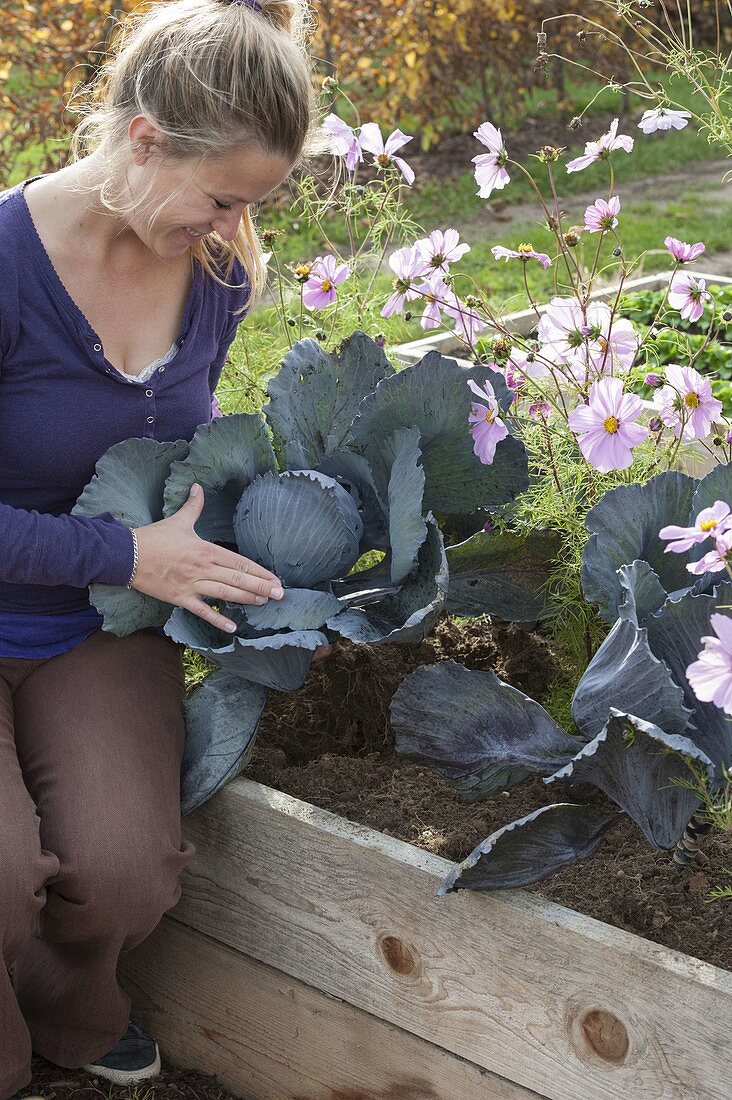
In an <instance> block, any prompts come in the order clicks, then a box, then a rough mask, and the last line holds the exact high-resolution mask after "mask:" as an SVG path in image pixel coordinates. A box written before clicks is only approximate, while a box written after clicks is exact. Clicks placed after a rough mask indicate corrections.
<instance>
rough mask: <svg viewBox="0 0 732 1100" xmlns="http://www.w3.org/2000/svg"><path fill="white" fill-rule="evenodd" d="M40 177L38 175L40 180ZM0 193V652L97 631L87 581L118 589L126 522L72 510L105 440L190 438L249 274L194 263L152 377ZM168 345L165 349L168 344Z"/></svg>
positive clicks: (22, 211)
mask: <svg viewBox="0 0 732 1100" xmlns="http://www.w3.org/2000/svg"><path fill="white" fill-rule="evenodd" d="M39 178H40V177H39V176H34V177H32V179H39ZM30 182H32V180H31V179H28V180H25V181H23V182H22V183H19V184H18V185H17V186H15V187H13V188H11V189H10V190H8V191H4V192H2V193H0V656H4V657H28V656H30V657H47V656H52V655H54V654H56V653H61V652H64V651H65V650H66V649H69V648H71V646H72V645H75V644H78V643H79V642H81V641H83V639H84V638H85V637H87V636H88V635H89V634H90V633H91V632H92V631H93V630H95V629H97V628H98V627H99V626H101V623H102V619H101V616H100V615H99V614H98V613H97V612H96V610H95V609H94V608H93V607H92V605H91V604H90V603H89V598H88V595H89V594H88V585H90V584H92V583H99V584H111V585H126V584H127V582H128V581H129V579H130V575H131V573H132V565H133V541H132V535H131V533H130V531H129V529H128V528H127V527H126V526H125V525H124V524H122V523H120V522H119V521H118V520H116V519H115V518H114V517H113V516H112V515H111V514H110V513H109V512H104V513H102V514H101V515H99V516H96V517H90V518H85V517H81V516H72V515H70V514H69V513H70V512H71V509H72V508H73V506H74V504H75V503H76V500H77V497H78V496H79V494H80V493H81V491H82V489H83V488H84V486H85V485H86V484H87V482H88V481H89V480H90V479H91V477H92V475H93V474H94V466H95V463H96V462H97V460H98V459H99V458H100V457H101V455H102V454H104V452H105V451H106V450H107V449H108V448H109V447H111V446H112V444H113V443H119V442H120V441H122V440H124V439H128V438H130V437H144V438H148V439H158V440H176V439H187V440H190V439H191V438H192V436H193V433H194V432H195V430H196V428H197V427H198V425H199V424H203V423H208V421H209V420H210V419H211V401H212V397H213V393H214V390H215V388H216V384H217V382H218V380H219V377H220V375H221V371H222V369H223V366H224V363H225V361H226V354H227V351H228V348H229V345H230V344H231V342H232V340H233V339H234V336H235V335H236V329H237V326H238V324H239V322H240V321H241V320H242V318H243V316H244V314H243V313H239V314H238V315H236V316H235V315H234V311H235V310H237V309H239V308H240V307H241V306H242V305H243V303H244V301H245V299H246V296H247V285H246V273H245V271H244V268H243V267H242V265H241V264H239V263H238V262H236V263H235V264H234V268H233V270H232V273H231V275H230V277H229V279H228V280H227V281H228V282H230V283H239V284H245V285H244V286H239V287H236V288H234V287H232V288H228V287H222V286H221V285H220V284H219V283H217V282H216V280H214V279H212V278H210V277H209V276H207V275H206V273H205V272H204V271H203V269H202V268H201V267H200V265H199V264H197V263H196V264H195V266H194V271H193V279H192V283H191V287H190V291H189V294H188V299H187V301H186V304H185V311H184V315H183V321H182V324H181V330H180V333H179V336H178V339H177V341H176V347H177V351H176V352H175V354H174V355H173V356H172V358H171V359H169V360H167V357H164V358H166V361H167V366H163V365H160V366H159V367H157V368H156V370H155V371H154V372H153V374H152V375H151V377H150V378H149V379H148V380H147V384H146V385H140V384H139V383H138V382H133V381H132V380H131V379H130V378H129V377H126V376H125V375H124V374H122V373H121V372H120V371H118V370H117V369H116V368H115V366H114V364H112V363H110V362H109V360H108V359H106V358H105V355H104V348H103V347H102V342H101V339H100V337H99V335H98V334H97V333H96V332H95V331H94V329H93V328H92V327H91V325H90V324H89V322H88V320H87V319H86V317H85V316H84V314H83V313H82V312H81V310H80V309H79V307H78V306H77V305H76V303H75V302H74V301H73V299H72V298H71V297H70V295H69V294H68V292H67V290H66V288H65V287H64V285H63V283H62V282H61V280H60V278H59V276H58V274H57V273H56V271H55V269H54V267H53V264H52V262H51V259H50V257H49V255H48V253H47V252H46V250H45V248H44V246H43V243H42V241H41V239H40V237H39V236H38V233H37V231H36V228H35V225H34V223H33V219H32V217H31V214H30V210H29V208H28V204H27V202H26V200H25V196H24V193H23V192H24V188H25V186H26V184H27V183H30ZM171 351H172V349H171Z"/></svg>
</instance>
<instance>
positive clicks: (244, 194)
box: [0, 0, 315, 1100]
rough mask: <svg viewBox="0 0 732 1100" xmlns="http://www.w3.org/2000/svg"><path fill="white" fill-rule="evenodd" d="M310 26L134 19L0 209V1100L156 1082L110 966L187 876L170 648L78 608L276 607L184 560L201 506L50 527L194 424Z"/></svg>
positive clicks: (296, 90) (229, 321)
mask: <svg viewBox="0 0 732 1100" xmlns="http://www.w3.org/2000/svg"><path fill="white" fill-rule="evenodd" d="M305 2H306V0H259V2H257V0H238V2H234V3H228V2H226V0H176V2H173V3H165V4H159V5H157V6H156V7H154V8H153V9H151V10H150V11H148V12H147V13H146V14H144V15H143V16H141V17H138V18H136V19H135V21H134V22H133V23H132V24H130V27H129V29H128V30H127V31H126V32H125V34H124V35H123V37H122V38H121V40H120V44H119V47H118V49H117V52H116V54H115V55H114V56H113V57H111V59H110V60H109V61H108V62H107V64H106V66H105V69H104V72H103V78H102V80H101V81H100V83H99V85H98V88H97V93H96V94H97V102H96V109H95V110H94V112H93V113H91V114H90V115H89V116H88V117H87V118H86V119H84V120H83V121H82V123H81V124H80V126H79V128H78V129H77V132H76V134H75V135H74V143H73V159H72V162H71V163H70V164H69V165H68V166H67V167H65V168H63V169H61V170H60V171H58V172H55V173H52V174H50V175H44V176H36V177H33V178H32V179H30V180H26V181H24V182H23V183H21V184H19V185H18V186H16V187H14V188H12V189H10V190H9V191H6V192H4V193H3V194H2V195H0V257H2V260H1V261H0V263H1V264H2V277H1V278H0V884H1V886H0V944H1V945H2V961H3V962H4V965H0V1100H8V1098H9V1097H10V1096H12V1095H13V1094H14V1093H15V1092H16V1090H18V1089H20V1088H22V1087H24V1086H25V1085H27V1084H28V1083H29V1081H30V1079H31V1069H30V1066H31V1053H32V1051H36V1052H37V1053H38V1054H41V1055H43V1056H44V1057H45V1058H47V1059H49V1060H50V1061H51V1062H54V1063H56V1064H57V1065H59V1066H63V1067H68V1068H77V1067H82V1068H84V1069H86V1070H91V1071H93V1072H94V1073H95V1074H96V1075H97V1076H98V1077H101V1078H105V1079H107V1080H110V1081H114V1082H117V1083H120V1084H126V1083H129V1082H132V1081H140V1080H144V1079H147V1078H150V1077H153V1076H155V1075H156V1074H157V1073H158V1072H159V1069H160V1058H159V1053H158V1049H157V1044H156V1043H155V1040H154V1039H153V1038H152V1037H151V1036H149V1035H147V1034H146V1033H145V1032H144V1031H143V1030H142V1029H141V1028H140V1027H139V1026H138V1025H137V1023H136V1022H135V1021H134V1020H131V1019H130V1006H131V1001H130V998H129V997H128V996H127V995H126V994H125V993H124V992H123V991H122V990H121V989H120V987H119V984H118V982H117V979H116V974H115V966H116V963H117V959H118V956H119V953H120V951H123V950H129V949H130V948H132V947H134V946H135V945H136V944H138V943H140V942H141V941H142V940H143V939H145V937H146V936H148V935H149V934H150V932H151V931H152V930H153V928H155V926H156V925H157V924H158V922H159V921H160V919H161V917H162V915H163V913H165V912H166V911H167V910H168V909H170V908H172V906H174V905H175V904H176V902H177V901H178V898H179V896H180V883H179V881H178V875H179V873H180V871H181V870H182V868H183V867H185V865H186V864H187V863H188V861H189V860H190V858H191V857H192V855H193V854H194V852H195V848H194V847H193V845H192V844H190V843H188V842H186V843H184V844H182V843H181V829H180V802H179V782H180V767H181V760H182V754H183V746H184V737H185V731H184V721H183V699H184V681H183V670H182V662H181V652H182V647H180V646H178V645H176V644H175V643H174V642H172V641H171V640H170V639H169V638H167V637H166V636H165V635H164V634H163V633H162V631H161V630H152V629H147V630H140V631H137V632H136V633H134V634H131V635H129V636H127V637H124V638H120V637H117V636H115V635H113V634H111V633H109V632H103V631H102V630H101V629H100V627H101V618H100V616H99V615H98V614H97V612H96V610H95V609H94V608H93V607H92V606H91V605H90V603H89V600H88V585H89V584H91V583H95V582H96V583H101V584H109V585H127V586H129V587H132V588H135V589H137V590H138V591H140V592H144V593H147V594H149V595H151V596H155V597H157V598H158V599H160V600H165V601H168V602H169V603H171V604H176V605H178V606H181V607H186V608H188V609H189V610H190V611H192V612H195V613H196V614H198V615H200V616H201V617H202V618H204V619H207V620H208V621H209V622H211V623H214V624H215V625H216V626H219V627H223V628H226V627H227V623H228V620H226V619H225V617H224V616H222V615H220V614H219V613H218V612H217V611H215V610H214V609H213V607H211V606H210V605H209V604H208V603H206V602H205V599H204V597H209V598H212V597H213V598H215V599H223V600H227V601H233V602H238V603H242V604H246V603H264V602H266V600H268V599H270V598H274V599H278V598H281V596H282V588H281V585H280V583H279V581H278V578H277V577H276V576H274V575H273V574H272V573H270V572H268V571H267V570H266V569H263V568H261V567H260V566H258V565H256V564H255V563H254V562H252V561H249V560H248V559H247V558H244V557H242V556H241V555H239V554H237V553H235V552H233V551H230V550H227V549H225V548H223V547H219V546H216V545H214V544H212V543H209V542H206V541H204V540H202V539H200V538H199V537H198V536H197V535H196V533H195V531H194V524H195V522H196V519H197V517H198V516H199V515H200V512H201V508H202V506H203V491H202V490H201V489H200V487H198V486H193V489H192V490H191V494H190V497H189V499H188V501H187V503H186V504H184V506H183V507H182V508H181V509H180V511H179V512H178V513H177V514H176V515H174V516H171V517H170V518H168V519H165V520H162V521H160V522H159V523H153V524H150V525H149V526H145V527H140V528H138V529H137V530H136V531H130V530H129V529H128V528H127V527H126V526H125V525H124V524H122V523H119V522H118V521H117V520H115V519H114V517H112V516H111V515H110V514H109V513H104V514H103V515H101V516H98V517H93V518H82V517H74V516H71V515H70V514H69V513H70V511H71V508H72V507H73V505H74V503H75V501H76V498H77V497H78V495H79V493H80V492H81V490H82V489H83V487H84V485H85V484H86V483H87V482H88V481H89V479H90V477H91V476H92V474H93V472H94V465H95V463H96V461H97V459H98V458H99V457H100V456H101V455H102V454H103V453H104V452H105V451H106V450H107V448H108V447H109V446H111V445H112V444H113V443H116V442H119V441H121V440H123V439H127V438H129V437H131V436H146V437H148V438H153V439H158V440H175V439H181V438H186V439H190V438H191V437H192V436H193V433H194V431H195V428H196V427H197V425H199V424H201V423H203V422H207V421H208V420H209V419H210V416H211V401H212V396H213V392H214V389H215V386H216V383H217V381H218V379H219V375H220V373H221V370H222V367H223V365H224V362H225V359H226V353H227V349H228V347H229V345H230V343H231V341H232V340H233V338H234V335H235V332H236V327H237V325H238V324H239V322H240V321H241V319H242V316H243V312H242V310H243V309H244V308H246V307H247V306H248V305H250V304H251V301H253V300H256V297H257V295H258V293H260V291H261V288H262V285H263V281H264V273H263V265H262V262H261V249H260V246H259V242H258V240H257V238H256V233H255V231H254V228H253V224H252V221H251V216H250V212H249V208H250V206H251V205H252V204H255V203H258V202H259V201H260V200H261V199H263V198H264V197H265V195H267V194H268V193H269V192H270V191H271V190H272V189H273V188H274V187H276V186H277V185H278V184H279V183H280V182H281V181H282V180H283V179H285V178H286V177H287V175H288V174H289V173H290V171H291V170H292V168H293V166H294V165H295V163H296V162H297V161H298V160H299V158H300V157H301V154H302V151H303V148H304V146H305V144H306V142H307V141H308V139H309V137H310V135H311V133H312V125H313V121H314V117H315V107H314V100H313V92H312V78H311V72H310V65H309V62H308V59H307V55H306V54H305V52H304V49H303V35H304V29H305V22H306V18H307V11H306V9H305ZM230 628H234V629H235V624H233V623H232V624H230ZM29 795H30V796H31V798H32V799H33V802H34V803H35V804H36V807H37V812H38V817H39V818H40V837H39V832H38V822H37V821H36V818H35V816H34V813H33V808H32V805H31V801H30V798H29Z"/></svg>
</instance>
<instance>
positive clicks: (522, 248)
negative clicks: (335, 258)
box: [491, 244, 552, 268]
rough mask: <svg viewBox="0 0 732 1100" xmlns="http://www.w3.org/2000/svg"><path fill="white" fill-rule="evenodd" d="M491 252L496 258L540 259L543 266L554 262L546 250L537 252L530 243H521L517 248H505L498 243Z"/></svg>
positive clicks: (545, 266) (548, 265)
mask: <svg viewBox="0 0 732 1100" xmlns="http://www.w3.org/2000/svg"><path fill="white" fill-rule="evenodd" d="M491 252H492V253H493V259H494V260H538V261H539V263H540V264H541V266H542V267H543V268H547V267H551V264H552V261H551V260H550V259H549V257H548V256H547V254H546V252H535V251H534V248H533V246H532V245H530V244H520V245H519V246H518V248H517V249H514V248H504V247H503V245H500V244H497V245H495V246H494V247H493V248H492V249H491Z"/></svg>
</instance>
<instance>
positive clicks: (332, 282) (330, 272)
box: [302, 256, 351, 309]
mask: <svg viewBox="0 0 732 1100" xmlns="http://www.w3.org/2000/svg"><path fill="white" fill-rule="evenodd" d="M350 274H351V269H350V267H349V266H348V264H339V263H338V261H337V260H336V258H335V256H317V257H316V258H315V259H314V260H313V262H312V264H311V265H310V274H309V275H308V281H307V282H306V283H305V285H304V286H303V290H302V304H303V305H304V306H305V308H306V309H325V307H326V306H329V305H331V303H332V302H335V300H336V297H337V294H336V287H338V286H340V285H341V283H342V282H343V280H344V279H347V278H348V276H349V275H350Z"/></svg>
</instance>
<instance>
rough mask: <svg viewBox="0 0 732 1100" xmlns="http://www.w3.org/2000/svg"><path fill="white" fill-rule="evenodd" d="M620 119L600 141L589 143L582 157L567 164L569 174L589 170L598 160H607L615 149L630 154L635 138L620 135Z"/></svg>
mask: <svg viewBox="0 0 732 1100" xmlns="http://www.w3.org/2000/svg"><path fill="white" fill-rule="evenodd" d="M619 122H620V120H619V119H617V118H616V119H613V123H612V126H611V127H610V129H609V130H608V132H607V133H606V134H603V135H602V137H601V138H600V139H599V141H588V142H587V144H586V145H585V151H584V153H583V154H582V156H581V157H575V159H574V160H570V161H569V163H568V164H567V171H568V172H581V171H582V169H583V168H589V166H590V165H591V164H594V163H595V161H596V160H605V159H606V158H607V157H609V156H610V154H611V153H612V152H614V151H615V149H624V150H625V152H626V153H630V152H631V150H632V149H633V145H634V142H633V138H632V137H629V136H628V135H627V134H618V124H619Z"/></svg>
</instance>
